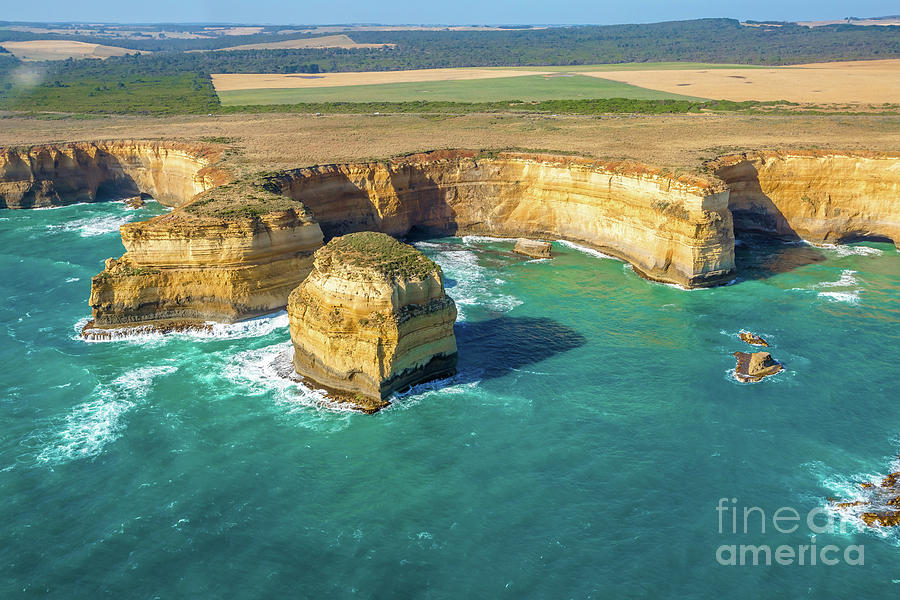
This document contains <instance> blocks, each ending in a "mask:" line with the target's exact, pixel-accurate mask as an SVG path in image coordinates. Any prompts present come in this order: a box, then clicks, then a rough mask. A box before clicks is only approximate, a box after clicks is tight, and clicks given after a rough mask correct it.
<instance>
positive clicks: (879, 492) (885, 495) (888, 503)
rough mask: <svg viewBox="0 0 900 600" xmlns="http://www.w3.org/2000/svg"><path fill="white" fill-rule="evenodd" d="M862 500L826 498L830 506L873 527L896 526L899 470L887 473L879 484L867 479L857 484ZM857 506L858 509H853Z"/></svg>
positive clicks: (898, 522)
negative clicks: (845, 500) (844, 500)
mask: <svg viewBox="0 0 900 600" xmlns="http://www.w3.org/2000/svg"><path fill="white" fill-rule="evenodd" d="M859 487H860V490H861V492H860V494H861V495H862V496H863V499H862V500H854V501H851V502H840V501H839V500H838V499H837V498H828V502H829V503H830V504H831V506H832V507H833V508H835V509H837V510H840V511H842V512H844V513H845V514H848V515H850V516H855V517H858V518H860V519H862V521H863V522H864V523H865V524H866V525H868V526H869V527H874V526H876V525H880V526H882V527H896V526H898V525H900V510H897V508H898V507H900V471H895V472H893V473H889V474H888V475H887V476H885V477H884V478H883V479H882V480H881V484H880V485H876V484H875V483H873V482H870V481H867V482H864V483H860V484H859ZM859 507H862V508H860V510H855V509H857V508H859Z"/></svg>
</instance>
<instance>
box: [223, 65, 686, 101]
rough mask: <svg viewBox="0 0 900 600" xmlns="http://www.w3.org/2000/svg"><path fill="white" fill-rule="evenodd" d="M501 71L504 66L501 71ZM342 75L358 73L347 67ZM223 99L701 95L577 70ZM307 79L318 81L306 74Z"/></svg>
mask: <svg viewBox="0 0 900 600" xmlns="http://www.w3.org/2000/svg"><path fill="white" fill-rule="evenodd" d="M498 72H499V71H498ZM341 75H355V73H346V74H343V73H342V74H341ZM213 81H214V82H215V83H216V85H217V92H218V94H219V98H220V100H221V101H222V104H223V105H226V106H229V105H231V106H234V105H241V104H295V103H301V102H408V101H414V100H432V101H447V102H491V101H500V100H523V101H539V100H571V99H587V98H630V99H643V100H666V99H695V97H692V96H686V95H683V94H675V93H671V92H666V91H657V90H651V89H646V88H641V87H637V86H633V85H629V84H627V83H619V82H615V81H610V80H606V79H599V78H596V77H588V76H584V75H579V74H574V73H564V72H561V73H558V74H557V73H552V74H536V75H526V76H517V77H496V78H485V79H470V80H450V81H446V80H445V81H414V82H409V81H407V82H400V83H381V84H370V85H345V86H316V87H312V86H310V87H298V88H270V89H259V88H257V89H242V90H227V91H226V90H219V89H218V81H219V80H217V79H216V78H214V79H213ZM302 81H304V82H306V81H316V80H314V79H313V80H309V79H303V80H302Z"/></svg>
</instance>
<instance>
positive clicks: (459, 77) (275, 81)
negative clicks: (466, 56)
mask: <svg viewBox="0 0 900 600" xmlns="http://www.w3.org/2000/svg"><path fill="white" fill-rule="evenodd" d="M548 74H550V71H528V70H521V71H520V70H505V69H470V68H463V69H415V70H410V71H363V72H359V73H318V74H315V75H300V74H291V75H282V74H277V73H275V74H273V73H218V74H216V73H214V74H213V75H212V81H213V85H214V86H215V88H216V91H217V92H230V91H235V90H255V89H268V88H291V89H294V88H322V87H339V86H345V85H376V84H381V83H417V82H424V81H468V80H473V79H494V78H499V77H522V76H528V75H548Z"/></svg>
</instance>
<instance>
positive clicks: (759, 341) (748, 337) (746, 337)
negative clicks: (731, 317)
mask: <svg viewBox="0 0 900 600" xmlns="http://www.w3.org/2000/svg"><path fill="white" fill-rule="evenodd" d="M738 335H739V336H740V338H741V341H744V342H747V343H748V344H750V345H751V346H768V345H769V342H767V341H766V340H764V339H763V338H761V337H760V336H758V335H756V334H755V333H751V332H749V331H742V332H740V333H739V334H738Z"/></svg>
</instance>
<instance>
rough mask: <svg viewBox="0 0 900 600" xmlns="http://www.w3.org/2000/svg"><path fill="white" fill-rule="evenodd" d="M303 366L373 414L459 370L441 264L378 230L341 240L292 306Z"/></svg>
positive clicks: (297, 360)
mask: <svg viewBox="0 0 900 600" xmlns="http://www.w3.org/2000/svg"><path fill="white" fill-rule="evenodd" d="M288 315H289V317H290V330H291V341H292V342H293V345H294V367H295V369H296V370H297V373H299V374H300V375H302V376H303V378H304V379H306V380H307V381H309V382H310V383H312V384H313V385H314V386H316V387H320V388H323V389H324V390H325V391H326V392H328V393H329V396H331V397H332V398H333V399H335V400H337V401H340V402H348V403H350V404H351V405H353V406H354V407H355V408H358V409H360V410H362V411H364V412H368V413H371V412H375V411H377V410H379V409H381V408H383V407H384V406H387V404H388V403H389V402H388V398H389V396H390V395H391V394H392V393H394V392H396V391H402V390H403V389H405V388H409V387H410V386H413V385H416V384H419V383H423V382H425V381H429V380H432V379H438V378H441V377H446V376H449V375H452V374H453V373H455V371H456V338H455V336H454V335H453V323H454V321H455V320H456V304H455V303H454V302H453V300H452V299H451V298H450V297H449V296H447V294H446V293H445V292H444V281H443V273H442V271H441V268H440V267H439V266H438V265H436V264H435V263H434V262H432V261H431V260H430V259H428V258H427V257H425V256H424V255H423V254H422V253H421V252H419V251H418V250H416V249H415V248H413V247H412V246H408V245H406V244H403V243H401V242H398V241H397V240H395V239H394V238H392V237H390V236H388V235H385V234H382V233H373V232H362V233H353V234H348V235H345V236H342V237H337V238H334V239H332V240H331V241H330V242H328V244H326V245H325V246H323V247H322V248H321V249H319V250H318V251H317V252H316V254H315V258H314V264H313V270H312V272H311V273H310V275H309V276H308V277H307V278H306V280H305V281H303V283H301V284H300V285H299V286H298V287H297V289H295V290H294V291H293V292H292V293H291V295H290V298H289V300H288Z"/></svg>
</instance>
